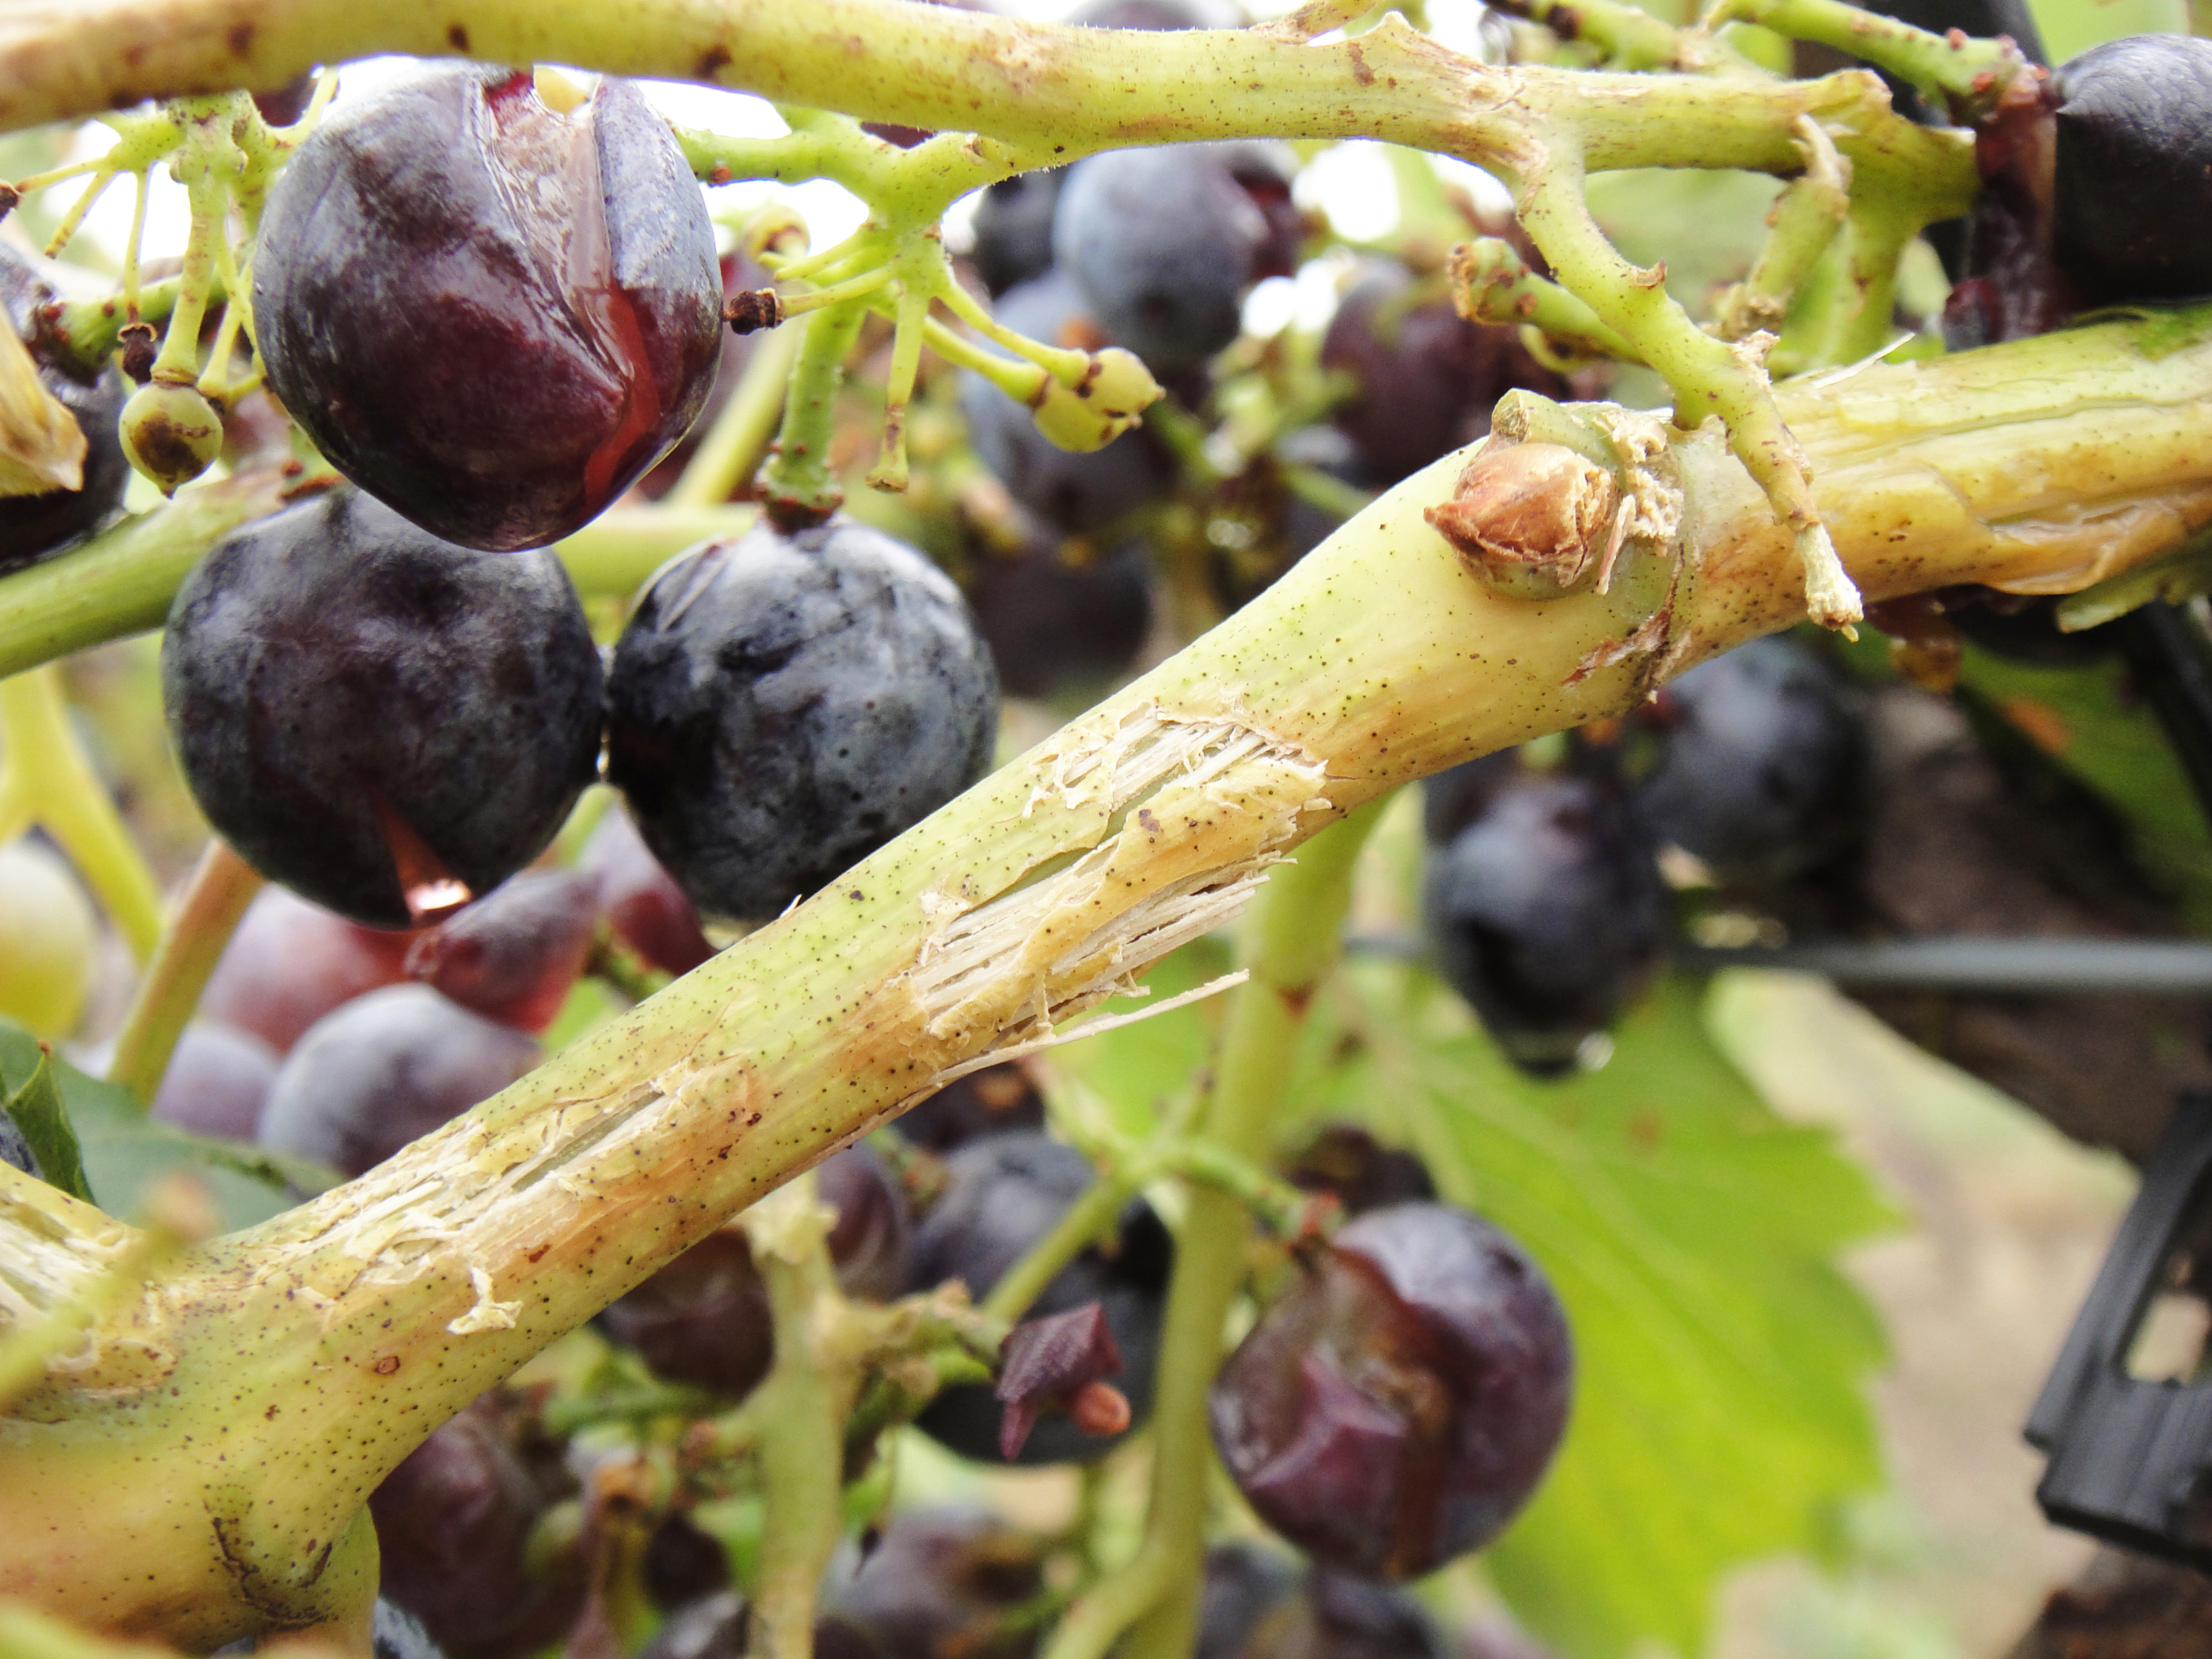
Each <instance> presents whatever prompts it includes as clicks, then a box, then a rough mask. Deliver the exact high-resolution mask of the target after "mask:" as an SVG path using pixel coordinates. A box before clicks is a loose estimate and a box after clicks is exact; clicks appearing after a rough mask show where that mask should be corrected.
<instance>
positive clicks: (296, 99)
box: [252, 70, 315, 127]
mask: <svg viewBox="0 0 2212 1659" xmlns="http://www.w3.org/2000/svg"><path fill="white" fill-rule="evenodd" d="M314 95H315V76H314V72H313V70H304V71H302V72H301V73H300V74H298V75H295V76H293V77H292V78H291V79H290V80H289V81H287V82H284V83H283V85H282V86H277V87H270V88H266V89H265V90H260V91H257V92H255V93H254V94H252V96H253V107H254V108H255V109H256V110H258V111H259V112H260V114H261V118H262V119H263V120H264V121H266V122H267V123H268V124H269V125H270V126H272V127H289V126H290V125H292V124H293V123H294V122H295V121H296V120H298V119H299V118H301V116H302V115H305V114H306V113H307V106H308V104H309V103H310V102H311V101H313V98H314Z"/></svg>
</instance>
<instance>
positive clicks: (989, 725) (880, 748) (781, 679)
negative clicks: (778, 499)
mask: <svg viewBox="0 0 2212 1659" xmlns="http://www.w3.org/2000/svg"><path fill="white" fill-rule="evenodd" d="M607 702H608V722H607V728H608V729H607V775H608V776H609V777H610V778H611V780H612V781H614V782H615V783H616V784H617V785H618V786H619V787H621V789H622V791H623V794H624V796H625V797H626V798H627V799H628V800H629V805H630V810H631V812H632V813H633V814H634V816H635V818H636V820H637V826H638V829H639V831H640V833H641V834H642V835H643V836H644V837H645V842H646V845H647V846H648V847H649V848H652V849H653V856H654V857H655V858H657V859H659V860H660V861H661V863H662V864H664V865H665V866H667V867H668V870H669V872H670V873H671V874H672V875H673V876H674V877H675V878H676V879H677V881H678V883H679V884H681V885H682V887H683V888H684V892H685V893H686V894H688V895H689V896H690V898H691V900H692V902H694V903H695V904H696V905H697V906H698V907H699V908H701V909H702V910H703V911H706V912H708V913H710V914H716V915H726V916H732V917H738V918H741V919H744V920H748V921H766V920H769V918H772V917H774V916H775V915H778V914H780V913H781V911H782V910H783V909H784V908H786V907H787V906H788V905H789V904H790V903H791V902H792V901H793V899H795V898H798V897H800V896H803V895H805V894H808V893H811V892H812V891H814V890H816V889H817V888H818V887H820V886H822V885H823V884H824V883H825V882H828V881H830V880H832V879H834V878H836V877H837V876H838V875H840V874H842V872H844V871H845V870H847V869H848V868H849V867H850V866H853V865H854V864H856V863H858V862H859V861H860V860H861V859H864V858H866V856H867V855H868V854H871V853H872V852H874V851H875V850H876V849H877V848H878V847H881V846H882V845H883V844H884V842H888V841H890V839H891V838H892V837H893V836H896V835H898V834H899V833H900V832H901V831H902V830H903V829H907V828H908V827H909V826H911V825H913V824H915V823H920V822H921V819H923V818H924V817H927V816H928V815H929V814H930V813H931V812H933V811H935V810H936V809H937V808H938V807H939V806H942V805H944V804H945V802H946V801H948V800H950V799H952V797H953V796H955V795H957V794H958V793H960V792H961V791H962V790H963V789H964V788H966V787H968V786H969V784H971V783H973V782H975V781H976V780H977V779H978V778H980V777H981V776H982V775H983V772H984V770H985V769H986V767H987V765H988V763H989V761H990V757H991V748H992V744H993V741H994V738H995V737H996V735H997V717H998V683H997V680H996V678H995V677H994V674H993V672H992V668H991V659H990V651H989V648H988V647H986V646H985V645H984V644H983V642H982V641H981V639H980V638H979V637H978V636H977V635H976V633H975V624H974V623H973V621H972V620H971V619H970V617H969V611H968V607H967V605H966V604H965V603H964V602H963V600H962V599H961V598H960V593H959V591H958V590H957V588H955V587H954V586H952V583H951V580H949V579H948V578H947V577H946V576H945V575H944V574H943V573H942V572H940V571H939V569H938V568H937V567H936V566H934V565H933V564H931V563H930V562H929V561H928V560H927V558H925V557H923V556H922V555H921V553H919V552H917V551H916V550H915V549H913V548H911V547H909V546H908V545H907V544H905V543H903V542H900V541H896V540H894V539H892V538H890V537H889V536H886V535H884V534H883V533H882V532H879V531H875V530H871V529H868V528H866V526H861V525H859V524H856V523H853V522H851V521H850V520H835V521H833V522H831V523H829V524H827V525H824V526H821V527H819V528H817V529H812V530H802V531H799V532H796V533H795V534H791V535H786V534H784V533H782V532H779V531H776V530H774V529H772V528H769V526H765V525H763V526H759V527H757V528H756V529H754V530H752V531H750V532H747V533H746V534H745V535H744V536H743V537H740V538H735V539H732V540H721V541H712V542H708V543H705V544H702V545H701V546H699V547H696V548H694V549H692V550H690V551H689V552H687V553H684V554H683V555H681V556H678V558H677V559H675V560H674V561H672V562H670V563H669V564H667V565H665V566H663V567H662V568H661V569H660V571H659V574H656V575H655V576H654V577H653V580H652V582H651V583H650V584H649V585H648V586H647V588H646V590H645V592H644V593H643V594H642V595H641V597H640V599H639V600H638V606H637V610H636V611H635V613H634V614H633V615H632V616H631V617H630V620H629V625H628V626H627V627H625V628H624V629H623V635H622V639H621V641H620V642H619V643H618V644H617V646H616V647H615V658H614V666H613V668H612V670H611V672H610V675H609V678H608V685H607Z"/></svg>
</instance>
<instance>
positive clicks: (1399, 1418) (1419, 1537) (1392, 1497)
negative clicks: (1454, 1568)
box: [1208, 1203, 1574, 1580]
mask: <svg viewBox="0 0 2212 1659" xmlns="http://www.w3.org/2000/svg"><path fill="white" fill-rule="evenodd" d="M1573 1379H1574V1357H1573V1349H1572V1346H1571V1341H1570V1340H1569V1336H1568V1331H1567V1322H1566V1315H1565V1311H1564V1310H1562V1309H1561V1308H1560V1306H1559V1298H1558V1297H1557V1296H1556V1295H1555V1294H1554V1293H1553V1290H1552V1286H1551V1283H1550V1281H1549V1280H1548V1279H1546V1278H1545V1276H1544V1273H1543V1271H1542V1269H1541V1268H1540V1267H1537V1265H1536V1264H1535V1262H1534V1261H1533V1260H1532V1259H1531V1258H1530V1257H1529V1255H1528V1252H1527V1251H1525V1250H1524V1249H1522V1247H1521V1246H1520V1244H1519V1243H1516V1241H1515V1240H1513V1239H1512V1238H1511V1237H1508V1236H1507V1235H1506V1234H1505V1233H1504V1232H1502V1231H1499V1230H1498V1228H1497V1227H1495V1226H1492V1225H1491V1224H1490V1223H1489V1222H1487V1221H1485V1220H1483V1219H1482V1218H1480V1217H1478V1216H1474V1215H1471V1214H1469V1213H1468V1212H1466V1211H1464V1210H1461V1209H1456V1208H1454V1207H1452V1206H1449V1205H1443V1204H1422V1203H1414V1204H1396V1205H1391V1206H1387V1207H1385V1208H1383V1209H1379V1210H1370V1211H1369V1212H1367V1213H1366V1214H1364V1215H1363V1216H1360V1217H1358V1218H1356V1219H1355V1220H1353V1221H1352V1222H1351V1223H1349V1224H1348V1225H1346V1227H1345V1228H1344V1230H1343V1231H1341V1232H1340V1233H1338V1234H1337V1236H1336V1238H1335V1240H1334V1243H1333V1244H1332V1245H1331V1247H1330V1248H1329V1249H1328V1251H1327V1253H1326V1254H1325V1255H1323V1256H1322V1259H1321V1261H1319V1263H1318V1265H1317V1266H1316V1268H1315V1270H1314V1271H1313V1272H1312V1273H1310V1274H1309V1275H1308V1276H1306V1277H1305V1278H1304V1279H1302V1280H1301V1282H1299V1283H1298V1284H1297V1285H1295V1286H1293V1287H1292V1288H1291V1290H1290V1291H1288V1292H1287V1293H1286V1294H1285V1295H1284V1296H1282V1297H1279V1298H1278V1299H1277V1300H1276V1301H1275V1302H1274V1303H1273V1304H1272V1305H1271V1306H1270V1307H1269V1308H1268V1309H1267V1311H1266V1312H1264V1313H1263V1314H1261V1316H1260V1320H1259V1322H1258V1323H1257V1324H1255V1326H1253V1328H1252V1329H1251V1331H1250V1332H1249V1334H1247V1335H1246V1337H1245V1338H1244V1340H1243V1342H1241V1343H1240V1344H1238V1346H1237V1350H1236V1352H1234V1353H1232V1354H1231V1355H1230V1357H1229V1358H1228V1360H1227V1361H1226V1362H1225V1364H1223V1366H1222V1368H1221V1373H1220V1375H1219V1376H1218V1377H1217V1378H1216V1379H1215V1381H1214V1383H1213V1387H1212V1392H1211V1394H1210V1395H1209V1398H1208V1404H1209V1412H1210V1415H1211V1417H1212V1424H1213V1437H1214V1443H1215V1444H1216V1445H1217V1446H1218V1448H1219V1449H1220V1451H1221V1457H1222V1462H1224V1463H1225V1465H1226V1466H1227V1467H1228V1469H1229V1472H1230V1474H1231V1477H1232V1478H1233V1479H1234V1480H1236V1482H1237V1487H1238V1489H1239V1490H1240V1491H1242V1492H1243V1494H1244V1496H1245V1497H1246V1498H1247V1499H1249V1501H1250V1503H1251V1504H1252V1506H1253V1508H1254V1509H1255V1510H1256V1511H1257V1512H1258V1513H1259V1515H1260V1517H1261V1519H1262V1520H1264V1521H1266V1522H1267V1524H1268V1525H1269V1526H1271V1527H1273V1528H1275V1529H1276V1531H1278V1532H1279V1533H1281V1534H1283V1536H1284V1537H1285V1538H1287V1539H1289V1540H1290V1541H1291V1542H1292V1543H1294V1544H1296V1545H1297V1546H1298V1547H1300V1548H1301V1549H1303V1550H1304V1551H1305V1552H1306V1553H1308V1554H1309V1555H1310V1556H1311V1557H1312V1558H1313V1559H1314V1560H1315V1561H1316V1563H1318V1564H1321V1565H1326V1566H1329V1567H1334V1568H1338V1569H1340V1570H1342V1571H1346V1572H1351V1573H1357V1574H1358V1575H1360V1576H1362V1577H1375V1578H1383V1579H1391V1580H1396V1579H1403V1578H1408V1577H1417V1576H1419V1575H1420V1574H1423V1573H1425V1572H1428V1571H1431V1570H1432V1569H1433V1568H1436V1567H1438V1566H1441V1565H1443V1563H1445V1562H1446V1561H1449V1560H1450V1559H1453V1558H1454V1557H1455V1556H1459V1555H1463V1554H1465V1553H1468V1551H1470V1550H1475V1549H1480V1548H1481V1547H1483V1546H1484V1545H1485V1544H1487V1543H1488V1542H1489V1541H1491V1540H1492V1539H1493V1538H1495V1537H1496V1536H1497V1535H1498V1533H1499V1532H1501V1531H1502V1530H1504V1527H1505V1526H1506V1524H1507V1522H1510V1520H1511V1519H1512V1518H1513V1516H1515V1515H1516V1514H1517V1513H1518V1512H1519V1511H1520V1509H1521V1506H1522V1504H1525V1503H1526V1502H1527V1501H1528V1497H1529V1495H1530V1494H1531V1493H1532V1492H1534V1491H1535V1489H1536V1486H1537V1483H1538V1482H1539V1481H1540V1480H1542V1478H1543V1474H1544V1471H1545V1470H1546V1469H1547V1468H1549V1467H1550V1464H1551V1460H1552V1454H1553V1452H1554V1451H1555V1450H1556V1449H1558V1446H1559V1437H1560V1436H1561V1434H1562V1433H1563V1432H1564V1431H1565V1427H1566V1419H1567V1407H1568V1401H1569V1399H1570V1396H1571V1393H1572V1389H1573Z"/></svg>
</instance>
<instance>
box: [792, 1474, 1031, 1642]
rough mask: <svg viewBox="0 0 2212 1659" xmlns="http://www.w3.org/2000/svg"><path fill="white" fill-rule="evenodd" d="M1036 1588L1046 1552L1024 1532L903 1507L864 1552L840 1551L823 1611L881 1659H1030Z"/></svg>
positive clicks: (979, 1518)
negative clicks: (954, 1658)
mask: <svg viewBox="0 0 2212 1659" xmlns="http://www.w3.org/2000/svg"><path fill="white" fill-rule="evenodd" d="M1044 1588H1045V1583H1044V1551H1043V1549H1042V1547H1041V1546H1040V1545H1039V1543H1038V1542H1037V1541H1036V1539H1034V1538H1032V1537H1030V1535H1029V1534H1026V1533H1022V1532H1018V1531H1016V1530H1015V1529H1014V1528H1012V1527H1009V1526H1007V1525H1006V1524H1005V1523H1004V1522H1000V1521H997V1520H994V1519H993V1518H992V1517H991V1516H987V1515H981V1514H977V1513H975V1512H973V1511H970V1510H908V1511H907V1512H906V1513H904V1514H902V1515H895V1516H892V1517H891V1519H890V1522H889V1523H888V1524H887V1525H885V1527H884V1530H883V1533H882V1535H881V1536H880V1537H878V1539H877V1540H876V1542H875V1547H874V1548H872V1549H871V1550H869V1551H867V1552H866V1553H865V1554H863V1553H860V1552H858V1551H855V1550H853V1549H851V1548H849V1547H848V1548H847V1549H845V1550H843V1551H841V1552H840V1553H838V1556H837V1558H836V1559H835V1560H833V1561H832V1562H831V1563H830V1565H829V1571H828V1572H827V1573H826V1574H825V1575H823V1583H822V1612H823V1621H824V1622H825V1623H828V1622H830V1621H833V1620H834V1621H836V1622H837V1623H840V1624H842V1625H845V1626H848V1628H849V1629H850V1630H851V1631H852V1632H854V1634H855V1635H857V1637H858V1638H859V1639H860V1641H861V1642H863V1643H865V1644H867V1645H868V1646H869V1647H871V1648H872V1649H873V1650H874V1651H875V1653H876V1654H877V1655H878V1656H879V1659H948V1656H954V1655H957V1656H958V1659H1028V1656H1029V1655H1030V1653H1032V1652H1034V1651H1035V1650H1036V1638H1037V1630H1038V1624H1037V1620H1036V1617H1035V1612H1036V1610H1035V1608H1034V1607H1033V1606H1032V1605H1031V1604H1032V1603H1034V1602H1036V1601H1037V1599H1038V1598H1039V1596H1041V1595H1042V1594H1043V1591H1044Z"/></svg>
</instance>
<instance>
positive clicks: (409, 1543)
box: [368, 1389, 584, 1655]
mask: <svg viewBox="0 0 2212 1659" xmlns="http://www.w3.org/2000/svg"><path fill="white" fill-rule="evenodd" d="M570 1484H571V1483H569V1482H568V1480H567V1478H566V1476H565V1474H563V1472H562V1468H561V1466H560V1457H559V1449H558V1448H557V1447H555V1446H551V1445H549V1444H546V1443H543V1442H541V1441H538V1440H537V1439H536V1438H535V1437H533V1436H532V1432H531V1430H530V1428H529V1425H528V1424H527V1422H526V1420H525V1417H524V1413H523V1412H522V1409H521V1404H520V1400H519V1399H518V1398H517V1397H516V1396H515V1395H510V1394H508V1393H507V1392H506V1391H505V1390H503V1389H494V1390H493V1391H492V1392H491V1393H489V1394H486V1395H482V1396H480V1397H479V1398H478V1399H477V1400H474V1401H471V1402H470V1403H469V1404H468V1405H467V1406H465V1407H463V1408H462V1409H461V1411H460V1412H459V1413H458V1414H457V1415H456V1416H454V1417H453V1419H452V1420H450V1421H449V1422H447V1423H446V1424H445V1425H443V1426H442V1427H441V1428H439V1429H438V1430H436V1431H435V1432H433V1433H432V1434H431V1436H430V1437H429V1438H428V1439H427V1440H425V1441H423V1443H422V1444H421V1445H419V1446H417V1447H416V1449H414V1450H413V1451H411V1452H410V1453H409V1454H408V1455H407V1456H406V1457H405V1458H404V1459H403V1460H402V1461H401V1462H400V1464H399V1466H398V1468H395V1469H393V1470H392V1473H391V1474H388V1475H386V1476H385V1478H384V1481H383V1484H382V1485H380V1486H378V1487H377V1489H376V1490H375V1491H374V1492H372V1493H371V1494H370V1495H369V1499H368V1512H369V1516H370V1517H371V1519H373V1520H374V1522H375V1523H376V1539H377V1546H378V1553H379V1555H380V1559H381V1571H382V1575H383V1577H382V1589H383V1594H384V1595H385V1596H386V1597H387V1598H388V1599H389V1600H390V1601H392V1602H393V1603H395V1604H396V1605H398V1607H402V1608H404V1609H405V1610H406V1612H408V1613H411V1614H412V1615H414V1617H415V1618H416V1619H418V1620H421V1621H422V1627H423V1628H424V1629H426V1630H427V1631H428V1632H429V1634H430V1635H431V1637H432V1638H435V1640H436V1641H437V1642H438V1644H440V1645H441V1646H442V1647H444V1648H446V1649H447V1650H450V1651H452V1652H453V1653H454V1654H456V1655H483V1654H488V1653H497V1654H508V1653H514V1652H516V1651H518V1650H520V1651H523V1652H526V1651H529V1650H532V1649H534V1648H535V1647H537V1646H538V1645H542V1644H544V1643H545V1642H546V1641H548V1640H549V1639H551V1638H556V1637H557V1636H559V1635H560V1634H561V1633H562V1632H563V1631H564V1630H565V1629H566V1628H567V1626H568V1622H569V1621H570V1620H573V1619H574V1616H575V1613H576V1610H577V1607H578V1606H579V1605H580V1602H581V1601H582V1598H583V1589H584V1587H583V1584H582V1583H581V1582H580V1575H576V1574H574V1573H570V1574H567V1575H562V1574H556V1573H533V1572H532V1571H531V1563H530V1559H529V1556H530V1542H531V1534H532V1530H533V1529H534V1528H536V1526H537V1524H538V1518H539V1516H542V1515H544V1512H545V1510H546V1508H547V1506H548V1505H549V1504H550V1503H551V1502H552V1501H553V1500H554V1499H555V1498H558V1497H559V1496H561V1495H562V1493H563V1492H565V1491H566V1490H567V1489H568V1486H569V1485H570Z"/></svg>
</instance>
